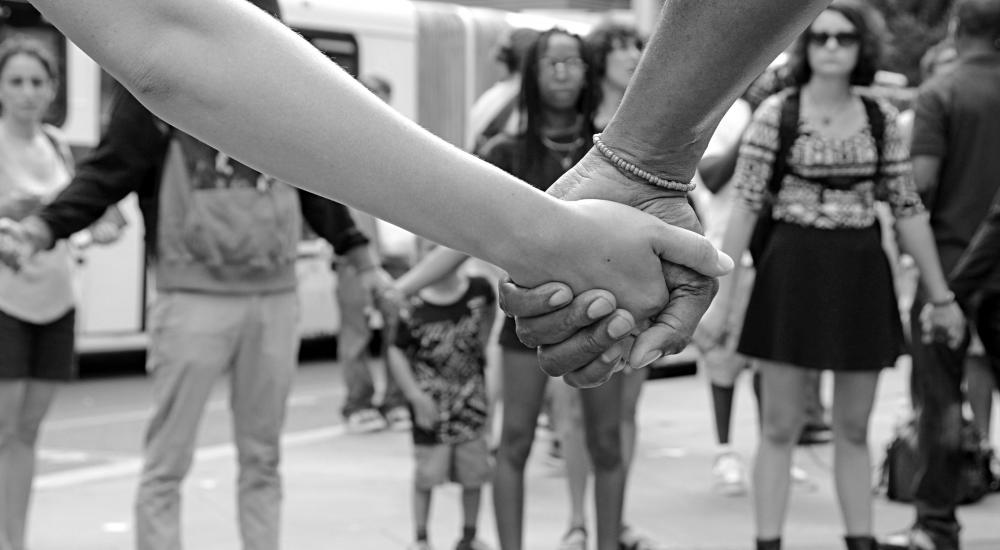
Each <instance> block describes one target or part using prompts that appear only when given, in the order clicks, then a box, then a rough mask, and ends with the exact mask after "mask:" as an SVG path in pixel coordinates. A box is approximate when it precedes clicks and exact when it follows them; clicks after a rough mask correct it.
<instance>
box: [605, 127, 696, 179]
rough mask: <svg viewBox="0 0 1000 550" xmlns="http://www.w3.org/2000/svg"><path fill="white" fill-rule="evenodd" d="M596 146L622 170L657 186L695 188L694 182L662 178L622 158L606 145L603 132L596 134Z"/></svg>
mask: <svg viewBox="0 0 1000 550" xmlns="http://www.w3.org/2000/svg"><path fill="white" fill-rule="evenodd" d="M594 147H596V148H597V150H598V151H600V153H601V154H602V155H604V157H605V158H606V159H608V160H610V161H611V163H612V164H614V165H615V166H617V167H618V169H619V170H621V171H622V172H627V173H629V174H632V175H634V176H638V177H639V178H641V179H644V180H646V181H648V182H649V183H652V184H653V185H655V186H657V187H663V188H664V189H671V190H674V191H683V192H685V193H686V192H688V191H691V190H692V189H694V185H695V184H694V183H684V182H680V181H674V180H668V179H664V178H661V177H660V176H657V175H656V174H651V173H649V172H647V171H645V170H643V169H642V168H639V167H638V166H636V165H634V164H632V163H631V162H629V161H627V160H625V159H623V158H621V157H620V156H618V154H617V153H615V152H614V151H612V150H611V148H610V147H608V146H607V145H605V144H604V142H603V141H601V134H594Z"/></svg>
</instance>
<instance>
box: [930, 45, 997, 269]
mask: <svg viewBox="0 0 1000 550" xmlns="http://www.w3.org/2000/svg"><path fill="white" fill-rule="evenodd" d="M911 154H912V155H913V156H921V155H926V156H931V157H937V158H940V159H941V172H940V174H939V175H938V176H939V178H938V186H937V189H934V190H931V191H930V192H929V193H928V196H925V197H924V204H925V205H926V206H927V208H928V210H929V211H930V213H931V228H932V229H933V231H934V238H935V240H936V242H937V246H938V253H939V254H940V256H941V263H942V265H943V267H944V270H945V273H947V272H949V271H951V269H952V268H953V267H954V266H955V263H956V262H957V261H958V257H959V256H960V255H961V254H962V251H963V250H964V249H965V248H966V247H967V246H968V244H969V241H970V240H971V239H972V235H973V234H974V233H975V231H976V228H977V227H978V226H979V223H980V222H982V220H983V218H985V217H986V213H987V212H988V211H989V208H990V204H991V203H992V201H993V196H994V195H995V194H996V193H997V189H998V188H1000V54H992V55H989V54H987V55H979V56H974V57H970V58H967V59H963V60H961V61H959V63H958V65H957V66H956V67H955V70H954V71H953V72H951V73H949V74H947V75H942V76H939V77H937V78H934V79H932V80H930V81H928V82H927V83H925V84H924V85H923V86H921V88H920V94H919V95H918V97H917V104H916V117H915V120H914V127H913V146H912V148H911Z"/></svg>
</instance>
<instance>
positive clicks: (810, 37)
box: [703, 1, 963, 550]
mask: <svg viewBox="0 0 1000 550" xmlns="http://www.w3.org/2000/svg"><path fill="white" fill-rule="evenodd" d="M870 17H871V14H870V13H869V12H868V11H867V8H866V6H864V5H861V4H859V3H856V2H853V1H837V2H834V3H833V4H832V5H831V6H830V7H829V8H828V9H827V10H825V11H823V12H822V13H821V14H820V15H819V16H818V17H817V18H816V19H815V20H814V21H813V23H812V24H811V26H810V27H809V28H808V30H807V31H806V32H805V33H804V34H803V35H802V36H800V38H799V39H798V42H797V44H796V46H795V48H794V51H793V60H792V72H793V74H794V75H795V81H796V86H795V87H793V88H791V89H789V90H786V91H783V92H780V93H778V94H776V95H774V96H771V97H770V98H769V99H767V100H766V101H765V102H764V103H763V104H762V105H761V106H760V107H759V108H758V110H757V112H756V113H755V114H754V118H753V121H752V123H751V125H750V127H749V128H748V130H747V132H746V133H745V134H744V138H743V140H744V143H743V146H742V149H741V151H740V157H739V160H738V163H737V169H736V175H735V185H736V189H737V191H738V192H739V199H738V203H737V204H738V206H737V208H735V209H734V210H733V213H732V217H731V219H730V221H729V225H728V227H727V229H726V234H725V238H724V240H723V246H722V248H723V250H724V251H726V252H728V253H729V254H730V255H732V256H733V257H734V258H738V257H740V255H741V254H742V253H743V251H744V250H746V248H747V246H748V244H749V242H750V240H751V233H752V230H753V228H754V224H755V222H756V220H757V217H758V214H759V213H760V212H761V210H762V207H763V203H764V201H767V200H771V201H772V202H771V204H772V210H771V212H770V215H771V217H772V220H773V225H772V229H771V230H770V232H769V233H768V235H769V236H768V238H767V241H766V244H765V245H764V247H763V248H762V250H761V252H760V253H759V255H758V256H757V258H756V260H757V278H756V281H755V284H754V287H753V291H752V294H751V297H750V305H749V307H748V309H747V314H746V320H745V322H744V325H743V334H742V336H741V339H740V344H739V351H740V353H743V354H745V355H748V356H750V357H752V358H754V359H756V361H757V363H758V365H759V368H760V372H761V384H762V396H761V399H762V407H763V410H762V424H763V427H762V433H761V438H760V442H759V445H758V449H757V457H756V464H755V466H754V472H753V478H754V483H753V487H754V509H755V521H756V535H757V548H758V550H774V549H778V548H780V547H781V534H782V529H783V524H784V521H785V516H786V510H787V505H788V498H789V481H790V474H789V469H790V466H791V459H792V451H793V449H794V447H795V444H796V441H797V439H798V436H799V433H800V431H801V429H802V425H803V422H804V420H805V416H804V414H803V413H804V403H805V402H804V395H805V392H804V391H803V390H804V384H805V381H806V379H807V377H808V375H809V373H810V372H815V371H816V370H831V371H833V378H834V391H833V446H834V469H833V470H834V471H833V475H834V481H835V485H836V488H837V496H838V502H839V504H840V509H841V514H842V517H843V522H844V527H845V531H846V535H845V541H846V544H847V548H849V549H851V550H862V549H874V548H877V543H876V541H875V539H874V538H873V537H872V502H871V501H872V494H871V455H870V452H869V448H868V439H867V438H868V423H869V416H870V414H871V411H872V407H873V404H874V400H875V392H876V386H877V383H878V376H879V371H880V370H881V369H882V368H885V367H888V366H891V365H893V364H894V362H895V360H896V358H897V357H898V356H899V355H900V354H901V352H902V349H903V332H902V327H901V323H900V315H899V310H898V306H897V300H896V295H895V291H894V288H893V280H892V273H891V271H890V266H889V263H888V260H887V258H886V256H885V253H884V252H883V248H882V243H881V231H880V229H879V224H878V221H877V218H876V211H875V202H876V201H886V202H888V203H889V205H890V206H891V208H892V211H893V215H894V216H895V218H896V229H897V231H898V234H899V238H900V241H901V245H902V247H903V248H904V249H905V251H906V252H908V253H909V254H911V255H912V256H913V258H914V259H915V261H916V263H917V266H918V267H919V268H920V270H921V273H922V277H921V280H922V281H924V283H925V284H926V287H927V288H926V290H927V292H928V294H929V295H930V296H931V297H932V300H933V301H935V302H936V303H938V304H939V308H938V309H937V311H936V314H937V315H940V316H942V317H943V318H946V319H947V322H946V323H945V325H946V326H948V327H949V329H950V330H949V331H948V332H949V334H948V336H949V338H950V340H951V341H952V342H954V343H956V344H957V339H959V338H960V335H961V333H962V325H963V320H962V314H961V311H960V310H959V308H958V306H957V305H955V303H954V298H953V295H952V294H951V293H950V292H949V291H948V287H947V285H946V283H945V279H944V276H943V274H942V273H941V268H940V264H939V263H938V259H937V250H936V248H935V246H934V241H933V239H932V236H931V233H930V228H929V225H928V217H927V214H926V212H925V210H924V208H923V205H922V204H921V202H920V198H919V196H918V194H917V190H916V187H915V185H914V182H913V179H912V176H911V172H910V165H909V151H908V148H907V144H906V143H905V142H904V141H903V139H902V137H901V136H902V132H901V129H900V127H899V124H898V121H897V112H896V110H895V109H894V108H893V107H891V106H890V105H889V104H888V103H886V102H885V101H882V100H868V101H869V102H866V101H865V100H864V99H863V98H862V96H861V95H860V92H859V91H858V90H857V88H856V86H867V85H869V84H871V82H872V80H873V78H874V75H875V70H876V68H877V63H878V56H879V51H880V50H879V45H878V37H877V36H876V33H875V30H874V29H873V25H872V23H870ZM795 101H797V102H798V103H797V105H798V108H797V109H795V108H794V106H795V105H796V103H794V102H795ZM789 102H792V103H789ZM786 104H788V105H791V106H792V108H789V109H786V108H785V105H786ZM876 108H877V112H876V111H875V109H876ZM792 111H795V112H792ZM789 116H791V117H797V119H796V118H792V119H791V122H792V123H793V124H794V126H793V128H794V129H793V130H792V131H791V133H792V134H794V135H793V136H792V141H791V142H790V146H789V147H788V148H787V151H788V153H787V155H786V156H785V159H783V160H784V161H785V162H784V165H785V169H784V170H781V169H780V166H781V163H777V166H779V168H778V170H779V173H778V175H779V176H780V180H774V181H776V182H777V183H778V185H777V187H776V188H775V187H774V186H773V183H774V182H773V181H772V180H770V178H771V172H772V170H773V169H775V168H774V167H775V165H776V163H775V160H776V157H777V156H778V155H780V154H781V153H780V152H779V151H780V150H782V147H781V143H780V140H781V139H782V137H781V133H782V130H781V127H782V124H786V126H785V128H788V127H789V126H788V125H787V122H788V120H787V117H789ZM880 126H881V128H880ZM785 131H786V132H788V130H785ZM879 134H881V135H882V138H881V142H882V143H881V146H879V141H880V139H879V138H878V137H877V136H878V135H879ZM733 279H734V277H726V278H724V279H723V280H722V281H721V283H722V286H721V288H720V291H719V296H718V298H717V299H716V303H715V304H713V306H712V308H711V309H710V310H709V312H708V313H707V314H706V316H705V319H704V320H703V328H705V329H706V332H708V333H711V334H716V335H719V334H721V332H722V331H721V330H720V329H721V328H722V320H723V319H725V318H726V314H727V311H728V309H729V306H730V304H732V303H733V301H734V299H733V296H732V294H733V292H732V289H733V288H734V286H735V281H733Z"/></svg>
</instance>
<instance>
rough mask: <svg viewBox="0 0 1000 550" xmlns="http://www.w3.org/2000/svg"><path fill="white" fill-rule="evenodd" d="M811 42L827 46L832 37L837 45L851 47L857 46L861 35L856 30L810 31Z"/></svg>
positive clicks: (815, 44)
mask: <svg viewBox="0 0 1000 550" xmlns="http://www.w3.org/2000/svg"><path fill="white" fill-rule="evenodd" d="M808 37H809V43H810V44H812V45H813V46H826V45H827V44H829V43H830V39H831V38H832V39H833V41H834V42H835V43H836V45H837V46H840V47H841V48H850V47H851V46H857V45H858V42H860V41H861V35H859V34H858V33H856V32H834V33H829V32H811V31H810V32H809V34H808Z"/></svg>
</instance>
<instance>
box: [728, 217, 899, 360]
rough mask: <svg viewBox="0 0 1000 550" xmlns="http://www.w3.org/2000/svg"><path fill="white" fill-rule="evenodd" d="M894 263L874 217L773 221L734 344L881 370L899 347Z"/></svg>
mask: <svg viewBox="0 0 1000 550" xmlns="http://www.w3.org/2000/svg"><path fill="white" fill-rule="evenodd" d="M903 349H904V340H903V328H902V323H901V322H900V317H899V306H898V304H897V301H896V291H895V288H894V286H893V280H892V271H891V269H890V267H889V261H888V260H887V259H886V256H885V252H884V251H883V249H882V242H881V232H880V229H879V226H878V224H876V225H873V226H871V227H868V228H864V229H834V230H826V229H816V228H811V227H803V226H799V225H795V224H789V223H781V222H776V223H775V225H774V228H773V230H772V233H771V236H770V239H769V241H768V243H767V247H766V248H765V250H764V252H763V254H762V255H761V258H760V261H759V265H758V266H757V278H756V281H755V284H754V287H753V292H752V294H751V296H750V304H749V305H748V307H747V314H746V319H745V321H744V324H743V334H742V336H741V338H740V345H739V351H740V353H743V354H745V355H748V356H750V357H756V358H760V359H767V360H771V361H777V362H781V363H789V364H791V365H795V366H798V367H803V368H809V369H822V370H826V369H829V370H835V371H836V370H841V371H847V370H878V369H881V368H883V367H887V366H892V365H893V364H894V363H895V361H896V358H897V357H899V356H900V355H901V354H902V353H903Z"/></svg>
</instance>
